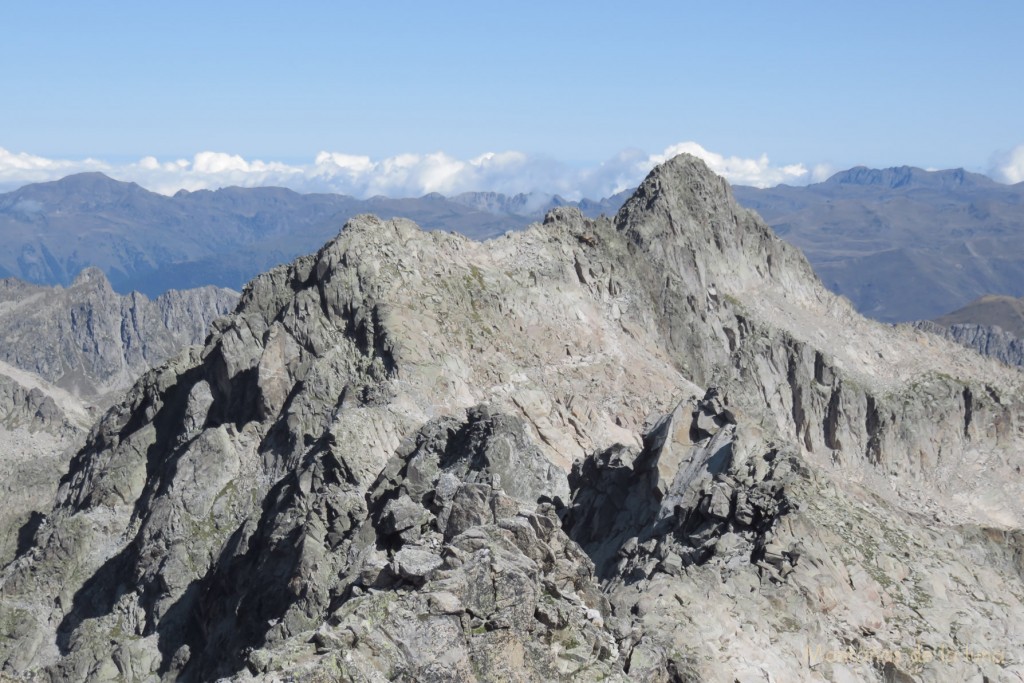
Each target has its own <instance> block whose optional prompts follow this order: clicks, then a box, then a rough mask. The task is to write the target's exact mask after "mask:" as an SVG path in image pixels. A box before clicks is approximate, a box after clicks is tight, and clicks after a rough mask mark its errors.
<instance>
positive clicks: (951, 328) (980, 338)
mask: <svg viewBox="0 0 1024 683" xmlns="http://www.w3.org/2000/svg"><path fill="white" fill-rule="evenodd" d="M914 326H915V327H916V328H917V329H920V330H924V331H926V332H931V333H932V334H937V335H939V336H940V337H945V338H946V339H949V340H950V341H954V342H956V343H957V344H960V345H961V346H966V347H967V348H969V349H973V350H974V351H977V352H978V353H980V354H981V355H983V356H991V357H992V358H995V359H997V360H999V361H1002V362H1003V363H1006V364H1007V365H1014V366H1020V365H1024V340H1022V339H1021V338H1020V337H1018V336H1016V335H1014V334H1011V333H1009V332H1006V331H1005V330H1003V329H1002V328H1001V327H998V326H989V325H972V324H969V323H955V324H953V325H948V326H947V325H940V324H938V323H934V322H932V321H930V320H925V321H921V322H917V323H914Z"/></svg>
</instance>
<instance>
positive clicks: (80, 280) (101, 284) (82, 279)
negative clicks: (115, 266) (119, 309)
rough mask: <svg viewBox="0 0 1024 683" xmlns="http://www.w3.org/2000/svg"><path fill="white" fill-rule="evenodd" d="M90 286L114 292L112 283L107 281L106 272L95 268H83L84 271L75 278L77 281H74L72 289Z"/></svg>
mask: <svg viewBox="0 0 1024 683" xmlns="http://www.w3.org/2000/svg"><path fill="white" fill-rule="evenodd" d="M90 286H91V287H97V288H100V289H105V290H106V289H109V290H110V291H111V292H113V288H111V286H110V281H109V280H108V279H107V276H106V274H104V272H103V271H102V270H101V269H99V268H97V267H95V266H90V267H88V268H83V269H82V271H81V272H79V273H78V275H77V276H75V279H74V280H72V282H71V287H72V288H73V289H77V288H82V287H90Z"/></svg>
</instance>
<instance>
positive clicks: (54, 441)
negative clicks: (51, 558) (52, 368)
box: [0, 362, 90, 565]
mask: <svg viewBox="0 0 1024 683" xmlns="http://www.w3.org/2000/svg"><path fill="white" fill-rule="evenodd" d="M89 421H90V414H89V411H88V409H87V408H86V407H85V406H84V405H82V404H81V403H80V402H79V401H78V400H77V399H76V398H75V397H74V396H71V395H70V394H68V393H67V392H64V391H61V390H60V389H58V388H57V387H54V386H51V385H49V384H48V383H47V382H46V381H44V380H42V379H40V378H38V377H35V376H33V375H31V374H30V373H27V372H24V371H21V370H19V369H17V368H12V367H10V366H8V365H7V364H5V363H2V362H0V497H2V500H3V505H2V506H0V565H5V564H7V563H8V562H10V561H11V560H12V559H14V556H15V555H16V554H17V551H18V549H19V548H22V547H24V545H25V543H27V542H28V539H29V538H30V537H31V534H32V533H34V531H35V528H36V527H38V525H39V524H41V523H42V522H43V519H44V512H48V511H49V506H50V505H51V504H52V501H53V495H54V493H55V492H56V490H57V477H56V476H55V473H58V472H60V471H61V470H62V469H63V468H64V466H65V464H66V463H67V461H68V460H69V459H70V457H71V453H73V452H74V450H76V449H77V448H79V447H80V446H81V445H82V442H83V441H84V438H85V434H86V431H87V429H88V426H89Z"/></svg>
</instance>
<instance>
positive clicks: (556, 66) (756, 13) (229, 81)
mask: <svg viewBox="0 0 1024 683" xmlns="http://www.w3.org/2000/svg"><path fill="white" fill-rule="evenodd" d="M3 15H4V19H3V25H4V28H3V39H2V40H0V65H2V66H3V68H2V69H0V93H2V94H0V97H2V101H0V104H2V106H0V148H2V153H0V184H5V185H8V186H9V185H12V184H16V183H17V182H18V181H19V180H20V179H22V178H24V179H26V180H35V179H41V178H42V176H43V175H45V173H44V172H43V171H42V170H40V169H41V168H42V166H43V165H45V163H46V162H54V164H57V165H56V166H52V165H51V167H50V168H49V169H48V170H47V171H46V172H48V173H49V174H50V175H54V174H56V173H59V172H63V171H69V170H80V169H83V168H87V167H88V165H87V164H86V165H83V164H82V163H80V162H82V161H83V160H84V159H86V158H92V159H93V160H94V162H95V163H96V164H99V166H98V168H101V169H102V170H108V171H111V172H112V175H117V174H118V173H120V174H121V175H126V176H132V175H133V174H134V176H133V178H132V179H139V180H140V181H141V182H143V184H146V183H147V182H148V184H149V185H160V184H161V183H163V184H164V185H167V187H163V186H161V187H160V189H162V190H168V191H169V190H170V189H171V186H172V185H174V184H175V182H177V181H175V180H174V173H175V172H176V171H175V169H184V171H183V172H186V173H187V172H192V173H193V175H192V176H190V177H191V182H192V184H193V185H195V186H200V185H202V184H203V183H206V184H209V183H211V182H213V183H214V184H216V183H215V181H214V180H211V179H208V178H200V175H201V174H199V173H198V172H197V169H198V168H199V166H197V159H196V155H197V154H199V153H203V152H214V153H217V154H219V155H222V156H221V157H218V158H219V159H220V160H221V161H223V162H224V163H221V164H220V166H216V168H221V167H224V166H225V164H226V165H227V166H228V167H231V168H233V169H234V170H235V171H236V172H237V173H236V175H238V174H242V175H243V176H244V178H245V179H243V180H241V181H238V178H234V179H233V180H232V182H235V181H238V182H241V184H257V183H259V182H264V181H268V182H271V181H275V182H281V183H284V184H287V183H285V181H286V180H287V178H289V177H290V176H291V177H293V179H294V180H295V182H293V183H292V184H298V185H301V186H302V187H303V188H305V187H311V188H314V189H317V188H318V186H317V185H316V183H315V182H312V181H310V178H311V177H319V178H321V179H323V178H326V176H325V175H324V174H323V173H320V172H319V171H317V170H316V168H317V163H316V162H315V160H316V159H317V155H318V154H320V153H322V152H328V153H334V154H336V155H344V157H345V158H346V159H347V158H348V157H355V158H360V159H369V162H370V164H371V166H372V167H373V169H376V170H369V171H368V170H366V169H367V168H370V166H367V165H366V164H365V163H362V162H359V163H355V166H356V167H358V168H359V169H362V170H360V171H359V172H360V173H369V174H373V173H377V174H379V173H381V172H383V171H382V170H381V164H383V163H384V162H385V161H387V160H388V159H396V158H405V157H402V155H415V157H416V158H417V159H419V160H420V161H422V160H423V159H424V158H427V157H428V155H435V156H436V155H437V154H442V155H443V157H444V159H445V160H448V161H451V162H453V163H463V164H469V166H470V167H472V163H471V162H472V160H474V159H477V158H479V157H480V155H483V154H485V153H489V152H497V153H501V152H516V153H519V154H521V155H523V157H524V158H526V159H528V160H529V163H525V162H522V161H521V160H520V162H519V163H518V165H516V164H513V166H515V168H514V169H513V171H514V172H515V173H517V174H518V180H516V179H515V178H512V177H511V175H509V174H511V173H512V171H508V173H506V175H509V177H507V178H506V177H504V176H502V178H503V180H501V181H500V182H499V181H498V180H496V179H495V178H496V177H497V176H493V174H490V175H488V173H483V174H482V175H481V174H480V173H477V175H475V176H472V177H471V178H470V179H468V180H466V181H465V182H484V181H490V182H493V183H496V184H497V185H500V186H501V187H500V188H497V187H496V188H484V187H481V188H474V189H503V190H507V189H515V185H516V182H518V183H519V184H520V185H521V186H522V189H540V188H538V187H534V186H535V185H537V184H538V183H552V182H554V181H553V180H552V178H555V177H558V174H559V173H561V174H562V176H565V177H564V178H563V179H562V180H563V181H564V182H561V184H560V185H559V182H554V184H555V185H559V188H560V189H561V190H562V191H566V188H571V187H573V184H574V183H575V184H577V185H581V186H582V187H584V189H586V190H588V191H597V190H598V189H600V188H602V187H603V188H606V189H607V188H613V187H614V186H615V182H612V181H607V180H605V181H602V182H604V183H605V184H604V185H600V184H599V183H598V184H595V183H591V185H592V187H591V186H587V183H586V182H585V181H584V180H582V178H593V177H594V173H596V169H602V168H603V169H604V170H605V171H610V169H611V167H612V166H614V165H615V164H618V163H620V161H621V160H622V159H626V160H627V162H628V163H627V165H629V164H632V166H635V167H637V168H640V167H642V166H643V165H644V164H645V163H646V164H650V163H651V162H652V160H656V159H657V158H658V157H659V155H664V153H665V152H666V150H668V149H670V148H672V147H673V146H674V145H678V144H679V143H683V142H692V143H696V144H698V145H700V147H701V148H702V149H704V150H706V151H707V152H708V153H709V154H715V155H720V156H721V157H722V158H723V159H725V160H726V161H728V160H729V159H732V160H733V162H734V164H739V163H740V162H743V161H752V162H754V166H758V164H760V167H761V168H762V169H763V174H762V175H763V178H762V182H760V184H774V182H777V181H780V180H787V181H790V182H795V183H800V182H809V181H811V180H814V179H817V178H818V177H819V176H822V175H825V174H827V171H828V170H832V169H840V168H847V167H849V166H853V165H857V164H864V165H869V166H876V167H882V166H892V165H901V164H910V165H915V166H921V167H931V168H949V167H956V166H963V167H966V168H968V169H970V170H975V171H980V172H988V173H990V174H992V175H994V176H997V177H1000V176H1001V177H1000V179H1002V180H1006V181H1014V180H1017V176H1015V175H1014V173H1016V172H1017V171H1018V170H1019V171H1020V173H1022V174H1024V151H1021V150H1024V147H1021V145H1024V125H1022V123H1021V122H1022V121H1024V117H1022V116H1021V113H1022V111H1024V87H1022V86H1021V84H1022V83H1024V74H1022V64H1024V60H1022V59H1021V48H1020V45H1021V44H1022V41H1024V3H1020V2H988V3H973V4H969V3H952V2H934V1H933V2H899V3H893V2H856V3H832V2H820V1H819V2H786V3H755V2H742V3H741V2H731V3H725V2H723V3H708V2H672V3H649V4H647V5H642V6H635V7H634V6H627V5H626V4H624V3H529V2H527V3H516V4H511V3H506V4H502V5H498V4H492V3H480V2H476V3H462V2H448V3H424V2H415V3H413V2H393V3H365V2H364V3H345V2H330V3H328V2H322V3H321V2H306V3H294V4H292V5H285V4H284V3H279V2H274V3H270V2H246V3H234V2H219V3H195V2H178V3H174V4H171V3H127V2H103V1H99V2H92V3H71V2H49V3H18V4H9V5H7V6H6V7H5V8H4V13H3ZM4 155H6V156H4ZM150 156H151V157H154V158H155V159H156V161H157V162H158V163H157V167H156V168H149V171H150V175H149V176H147V175H146V168H145V166H147V165H146V164H142V165H140V164H139V163H138V162H139V160H141V159H143V158H144V157H150ZM1018 156H1019V157H1020V158H1019V159H1018V158H1017V157H1018ZM338 158H341V157H338ZM19 159H20V161H19ZM225 159H227V160H228V161H224V160H225ZM12 160H13V161H12ZM179 160H181V161H185V162H187V163H188V165H187V166H185V165H182V164H181V163H179ZM239 160H241V162H240V161H239ZM256 160H261V161H263V162H264V165H263V166H261V167H259V168H261V169H263V174H262V175H260V173H258V172H253V171H252V169H251V168H249V169H248V170H245V169H244V168H243V165H242V164H243V163H244V164H246V165H250V166H251V164H252V163H253V162H255V161H256ZM76 162H79V163H76ZM273 163H278V164H279V165H280V168H279V172H278V173H277V175H274V174H273V173H270V174H268V173H266V172H265V171H266V166H267V165H268V164H273ZM345 163H348V162H344V163H342V164H340V167H341V168H342V169H343V171H344V173H349V171H351V168H350V166H346V165H345ZM5 164H6V166H5ZM33 164H34V165H33ZM61 164H63V165H61ZM172 164H176V165H175V166H172ZM399 165H400V164H399ZM796 165H799V166H800V168H802V169H803V171H804V172H803V173H802V174H801V175H799V176H798V175H795V174H794V173H789V174H788V175H787V174H786V173H785V172H783V171H781V170H780V169H785V168H787V167H788V168H795V167H796ZM18 166H20V167H26V166H28V167H30V168H29V170H27V171H26V170H25V168H21V169H20V171H21V174H20V175H18V171H19V169H18V168H17V167H18ZM148 166H149V167H152V166H153V164H151V163H148ZM336 166H337V164H336ZM413 166H415V164H413ZM1018 166H1019V168H1018ZM211 168H212V167H211ZM727 168H728V166H727V165H726V166H722V169H727ZM751 168H754V167H751ZM5 169H6V170H5ZM12 169H13V170H12ZM132 169H134V170H132ZM161 169H163V170H161ZM281 169H284V170H281ZM288 169H301V172H299V171H296V172H294V173H293V172H292V171H290V170H288ZM556 169H560V170H556ZM722 169H719V170H722ZM228 170H230V169H228ZM477 170H479V169H477ZM494 170H495V169H494V168H491V171H494ZM506 170H507V169H506ZM30 171H31V172H30ZM243 171H245V173H249V175H245V174H244V173H243ZM32 172H37V173H36V175H32ZM723 172H726V171H723ZM318 173H319V175H318ZM338 173H341V174H342V175H344V173H342V172H340V171H339V172H338ZM755 173H756V171H755ZM349 175H351V173H349ZM598 175H600V174H598ZM604 175H605V176H609V177H610V176H615V174H614V173H608V172H606V173H604ZM626 175H628V173H626ZM741 176H742V174H741ZM741 176H737V178H736V179H737V180H738V181H740V182H742V181H743V177H741ZM46 177H49V176H46ZM300 177H301V178H302V179H304V180H302V182H299V180H298V179H299V178H300ZM339 177H340V176H339ZM602 177H603V176H602ZM727 177H728V173H727ZM1020 179H1024V176H1022V177H1021V178H1020ZM621 180H622V182H625V176H623V178H621ZM747 180H748V181H749V180H750V178H747ZM189 182H190V181H189V180H188V178H185V179H184V180H182V181H180V184H181V185H182V186H189ZM616 182H618V181H616ZM302 183H305V185H303V184H302ZM324 183H325V184H324V188H320V189H330V188H331V187H332V186H331V185H330V183H327V182H326V181H324ZM371 186H372V183H369V184H367V183H363V184H362V185H358V187H356V186H353V188H354V190H355V191H362V192H368V191H371V190H372V189H374V188H376V189H381V188H383V189H384V190H385V191H389V190H395V191H402V190H407V191H415V190H416V189H418V188H419V189H423V188H428V187H430V183H429V182H427V183H420V185H416V184H415V183H413V184H411V185H409V186H408V187H403V186H401V184H400V183H399V184H397V185H394V184H392V185H388V184H386V183H385V184H383V185H380V187H379V188H377V186H372V187H371ZM464 186H465V183H463V184H461V185H460V184H459V183H455V184H454V185H450V187H449V186H446V185H444V183H441V184H440V185H439V187H441V188H442V189H453V188H454V189H464ZM339 187H340V189H346V187H347V186H345V184H344V183H341V184H340V185H339ZM559 188H555V189H559ZM350 189H352V188H350Z"/></svg>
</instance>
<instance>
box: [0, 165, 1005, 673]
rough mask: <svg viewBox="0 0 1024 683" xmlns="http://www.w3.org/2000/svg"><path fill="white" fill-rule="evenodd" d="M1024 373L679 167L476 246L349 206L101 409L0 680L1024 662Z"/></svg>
mask: <svg viewBox="0 0 1024 683" xmlns="http://www.w3.org/2000/svg"><path fill="white" fill-rule="evenodd" d="M1022 388H1024V387H1022V381H1021V377H1020V376H1019V375H1018V374H1017V373H1007V372H1006V370H1005V368H1004V367H1003V366H1000V365H998V364H997V363H995V362H993V361H989V360H986V359H983V358H981V357H974V356H973V355H971V354H963V353H962V352H961V351H960V350H959V349H958V348H957V347H955V346H954V345H952V344H950V343H948V342H945V341H943V340H941V339H938V338H936V337H935V336H933V335H929V334H925V333H923V332H920V331H916V330H913V329H909V328H892V327H889V326H884V325H881V324H878V323H873V322H871V321H868V320H865V319H863V318H861V317H860V316H858V315H857V314H856V313H855V312H854V311H853V310H852V308H851V307H850V305H849V303H848V302H846V301H845V300H842V299H838V298H836V297H834V296H833V295H831V294H830V293H828V292H827V291H826V290H825V288H824V287H823V286H822V285H821V283H820V282H819V281H818V280H817V279H816V278H815V277H814V275H813V273H812V271H811V269H810V266H809V265H808V263H807V261H806V260H805V259H804V258H803V256H802V255H801V254H800V253H799V252H798V251H797V250H796V249H794V248H793V247H791V246H789V245H786V244H785V243H783V242H781V241H780V240H779V239H778V238H776V237H775V236H774V234H773V233H772V232H771V230H770V229H769V228H767V227H766V226H765V225H764V223H763V222H761V221H760V219H758V218H757V217H756V215H754V214H752V213H750V212H748V211H745V210H743V209H741V208H739V207H738V206H737V205H736V203H735V201H734V200H733V199H732V195H731V192H730V190H729V187H728V186H727V184H726V183H725V182H724V181H723V180H722V179H720V178H718V177H716V176H714V175H713V174H712V173H710V171H708V169H707V168H706V167H705V166H704V164H703V163H702V162H700V161H698V160H697V159H694V158H692V157H687V156H682V157H678V158H676V159H673V160H671V161H669V162H667V163H665V164H663V165H662V166H660V167H659V168H657V169H655V170H654V171H653V172H652V173H651V175H650V176H649V177H648V178H647V179H646V180H645V181H644V183H643V184H642V185H641V186H640V188H639V189H638V190H637V192H636V193H635V194H634V195H633V196H632V198H630V199H629V200H628V201H627V202H626V204H625V205H624V206H623V208H622V209H621V211H620V212H619V213H618V215H617V216H616V217H615V218H614V219H607V218H602V219H595V220H591V219H586V218H584V217H583V216H582V214H580V213H579V211H578V210H575V209H571V208H559V209H555V210H553V211H551V212H550V213H548V215H547V216H546V217H545V219H544V222H543V224H539V225H535V226H533V227H531V228H530V229H529V230H527V231H525V232H523V233H517V234H511V235H507V236H505V237H502V238H498V239H495V240H491V241H488V242H484V243H477V242H472V241H470V240H468V239H465V238H463V237H459V236H456V235H451V234H442V233H425V232H423V231H421V230H419V229H418V228H417V227H416V226H415V225H414V224H412V223H410V222H408V221H403V220H391V221H381V220H379V219H376V218H373V217H359V218H357V219H353V220H352V221H350V222H349V224H348V225H347V226H346V228H345V230H343V231H342V233H341V234H340V235H339V236H338V237H337V238H336V239H334V240H332V241H331V242H329V243H328V244H326V245H325V246H324V247H323V248H322V249H321V250H320V251H319V252H318V253H316V254H314V255H311V256H307V257H304V258H300V259H299V260H297V261H296V262H294V263H293V264H291V265H289V266H283V267H280V268H277V269H274V270H272V271H270V272H268V273H266V274H265V275H262V276H260V277H258V278H257V279H255V280H254V281H253V282H252V283H251V284H250V285H249V286H248V287H247V288H246V290H245V292H244V293H243V294H242V297H241V300H240V302H239V304H238V307H237V308H236V310H235V312H234V313H233V314H232V315H230V316H228V317H224V318H221V319H219V320H217V321H216V322H214V323H213V326H212V329H211V333H210V335H209V337H208V338H207V341H206V344H205V346H204V347H203V348H201V349H200V348H197V347H193V348H190V349H187V350H186V351H183V352H181V353H180V354H179V355H178V356H177V357H175V358H174V359H172V360H171V361H169V362H168V363H167V364H166V365H164V366H163V367H161V368H159V369H156V370H153V371H150V372H148V373H147V374H146V375H144V376H143V377H142V379H140V380H139V381H138V382H137V383H136V384H135V385H134V386H133V387H132V388H131V389H130V390H129V391H128V392H127V394H126V395H125V396H124V397H123V399H122V400H121V401H120V402H119V403H118V404H117V405H115V406H114V407H112V408H111V409H110V410H109V411H108V412H107V413H106V414H105V415H104V416H103V418H102V419H101V420H100V421H99V422H98V423H97V424H96V425H95V426H94V427H93V429H92V431H91V433H90V435H89V437H88V441H87V443H86V444H85V446H84V447H83V448H82V449H80V450H79V451H78V452H77V453H76V454H75V456H74V457H73V458H72V459H71V462H70V467H69V468H68V471H67V473H66V474H65V475H64V476H63V478H62V479H61V481H60V487H59V491H58V493H57V497H56V502H55V505H54V506H53V508H52V510H51V511H50V512H48V513H47V515H46V519H45V523H41V524H39V525H38V526H37V528H36V529H34V530H33V531H32V533H31V534H26V537H25V539H24V541H23V542H22V543H20V544H19V553H18V557H17V558H16V559H14V560H13V561H12V562H11V563H10V564H8V565H7V566H6V567H5V568H4V569H3V570H2V572H0V598H2V599H0V666H2V670H3V672H4V673H5V674H6V675H9V676H26V677H27V676H36V677H38V678H40V679H42V680H52V681H68V680H74V681H101V680H129V681H150V680H153V681H155V680H168V681H170V680H196V681H198V680H215V679H218V678H233V679H236V680H267V681H270V680H281V679H289V680H354V681H371V680H409V681H412V680H417V681H431V680H433V681H443V680H478V681H508V680H521V681H533V680H559V679H562V680H651V681H682V680H694V681H696V680H700V681H728V682H730V683H731V682H732V681H736V680H739V681H763V680H785V681H801V680H813V681H822V680H832V681H849V680H878V681H881V680H920V681H930V680H971V679H972V677H973V678H976V679H978V680H982V677H987V678H988V679H989V680H1020V678H1021V676H1022V675H1024V669H1022V668H1021V665H1020V664H1018V662H1021V661H1022V660H1024V646H1022V645H1021V643H1022V642H1024V641H1022V639H1021V637H1020V635H1021V634H1022V633H1024V574H1022V571H1021V564H1020V557H1021V553H1022V549H1024V546H1022V541H1024V536H1022V532H1021V531H1020V530H1021V528H1022V525H1024V506H1022V504H1021V500H1024V497H1022V495H1021V494H1022V493H1024V491H1022V486H1021V479H1020V476H1019V469H1018V468H1019V467H1020V465H1021V460H1020V455H1019V454H1020V447H1021V445H1022V444H1024V432H1022V429H1024V426H1022V422H1021V418H1022V409H1024V407H1022V405H1021V404H1022V396H1024V394H1022ZM954 655H955V656H954Z"/></svg>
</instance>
